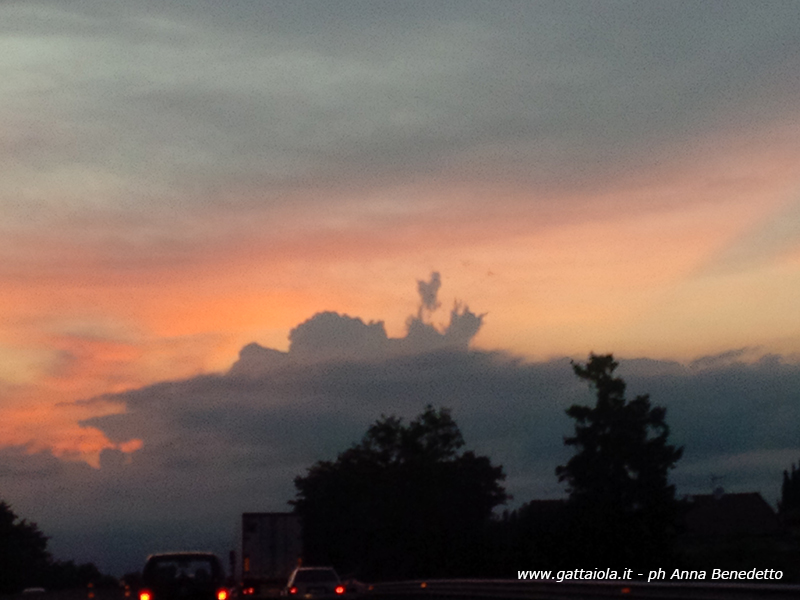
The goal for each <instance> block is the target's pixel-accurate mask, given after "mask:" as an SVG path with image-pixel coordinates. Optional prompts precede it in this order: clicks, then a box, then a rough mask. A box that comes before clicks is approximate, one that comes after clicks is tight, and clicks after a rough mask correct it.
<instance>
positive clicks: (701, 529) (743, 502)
mask: <svg viewBox="0 0 800 600" xmlns="http://www.w3.org/2000/svg"><path fill="white" fill-rule="evenodd" d="M688 500H689V509H688V512H687V513H686V518H685V524H686V533H688V534H696V535H769V534H772V533H777V532H778V531H779V530H780V527H781V526H780V521H779V519H778V516H777V515H776V514H775V511H774V510H772V507H771V506H770V505H769V504H767V502H766V501H765V500H764V498H762V497H761V494H759V493H758V492H748V493H744V494H722V495H714V494H698V495H695V496H690V497H689V498H688Z"/></svg>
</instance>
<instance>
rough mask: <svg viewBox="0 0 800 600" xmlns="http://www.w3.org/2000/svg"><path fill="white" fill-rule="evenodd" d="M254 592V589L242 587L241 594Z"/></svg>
mask: <svg viewBox="0 0 800 600" xmlns="http://www.w3.org/2000/svg"><path fill="white" fill-rule="evenodd" d="M254 593H255V589H253V588H251V587H246V588H242V595H243V596H252V595H253V594H254Z"/></svg>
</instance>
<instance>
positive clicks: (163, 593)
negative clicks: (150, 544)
mask: <svg viewBox="0 0 800 600" xmlns="http://www.w3.org/2000/svg"><path fill="white" fill-rule="evenodd" d="M225 583H226V582H225V572H224V571H223V569H222V563H221V562H220V560H219V558H217V556H216V555H214V554H211V553H210V552H165V553H163V554H153V555H151V556H149V557H148V558H147V563H146V564H145V566H144V571H142V588H141V590H139V600H228V596H229V594H228V588H227V587H226V585H225Z"/></svg>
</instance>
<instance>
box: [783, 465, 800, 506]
mask: <svg viewBox="0 0 800 600" xmlns="http://www.w3.org/2000/svg"><path fill="white" fill-rule="evenodd" d="M778 509H779V510H780V512H781V513H797V512H798V511H800V470H798V469H797V467H795V465H794V464H792V472H791V473H789V472H788V471H785V470H784V472H783V484H782V485H781V499H780V502H778Z"/></svg>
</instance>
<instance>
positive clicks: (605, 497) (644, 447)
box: [556, 354, 683, 568]
mask: <svg viewBox="0 0 800 600" xmlns="http://www.w3.org/2000/svg"><path fill="white" fill-rule="evenodd" d="M617 366H618V363H617V362H616V361H614V358H613V356H612V355H611V354H609V355H605V356H597V355H594V354H591V355H590V357H589V361H588V362H587V364H586V365H581V364H576V363H573V365H572V367H573V369H574V371H575V374H576V375H577V376H578V377H580V378H581V379H584V380H586V381H587V382H588V383H589V385H590V386H591V387H592V388H593V389H594V390H595V392H596V394H597V401H596V403H595V405H594V406H581V405H577V404H575V405H572V406H571V407H570V408H569V409H567V414H568V415H569V416H570V417H572V418H573V419H575V435H574V436H572V437H567V438H565V439H564V443H565V444H567V445H568V446H574V447H575V448H576V449H577V452H576V454H575V455H574V456H573V457H572V458H571V459H570V460H569V462H568V463H567V464H566V465H565V466H559V467H558V468H557V469H556V474H557V475H558V479H559V481H562V482H566V483H567V485H568V491H569V504H570V507H571V509H572V510H571V512H572V514H573V515H574V518H573V519H572V525H573V531H572V532H571V534H570V538H571V539H572V540H574V541H575V545H574V546H573V548H572V554H573V557H574V558H573V560H579V559H581V558H582V559H584V560H586V559H588V560H592V561H594V562H593V563H592V564H593V565H596V566H600V565H601V564H604V565H607V566H611V567H618V568H624V567H633V566H636V565H644V566H646V564H655V562H653V561H657V560H666V559H668V558H669V556H668V551H669V548H670V541H671V540H670V538H671V536H672V533H673V532H674V524H675V520H676V517H677V512H678V502H677V501H676V499H675V488H674V486H672V485H670V484H669V482H668V472H669V470H670V469H672V468H674V466H675V464H676V462H677V461H678V460H679V459H680V457H681V455H682V453H683V449H682V448H676V447H675V446H672V445H670V444H669V443H667V438H668V436H669V427H668V426H667V424H666V422H665V420H664V418H665V415H666V409H664V408H662V407H658V406H655V407H654V406H651V405H650V398H649V396H648V395H643V396H637V397H636V398H635V399H633V400H630V401H629V400H626V399H625V382H624V381H623V380H622V379H621V378H619V377H615V376H614V370H615V369H616V368H617Z"/></svg>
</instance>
